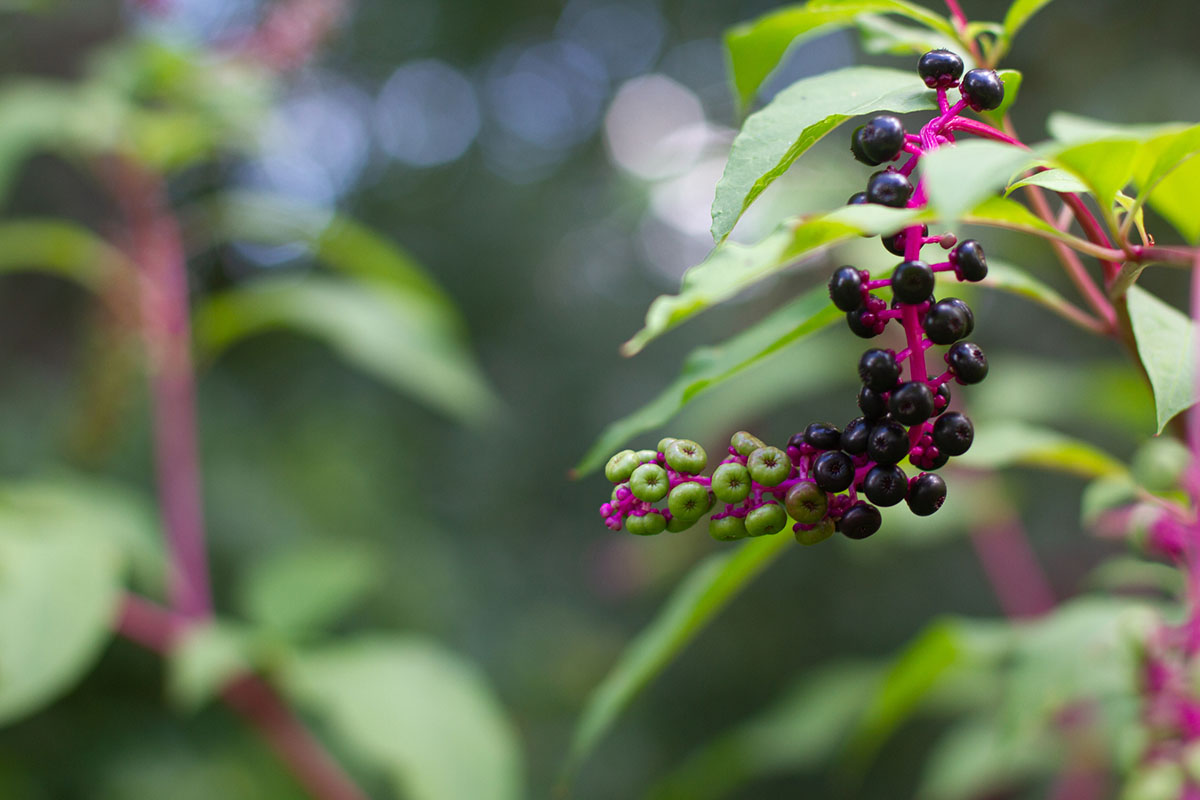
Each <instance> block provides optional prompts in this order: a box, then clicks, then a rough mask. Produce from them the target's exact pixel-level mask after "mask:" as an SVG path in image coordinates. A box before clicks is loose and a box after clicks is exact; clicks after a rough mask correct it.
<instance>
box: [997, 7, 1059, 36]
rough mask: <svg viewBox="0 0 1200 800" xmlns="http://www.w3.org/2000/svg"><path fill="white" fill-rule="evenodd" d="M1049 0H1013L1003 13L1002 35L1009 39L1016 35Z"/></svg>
mask: <svg viewBox="0 0 1200 800" xmlns="http://www.w3.org/2000/svg"><path fill="white" fill-rule="evenodd" d="M1049 3H1050V0H1014V2H1013V4H1012V5H1011V6H1009V7H1008V13H1007V14H1005V15H1004V35H1005V37H1006V38H1007V39H1009V40H1010V41H1011V40H1012V39H1013V38H1014V37H1015V36H1016V35H1017V32H1018V31H1020V30H1021V28H1023V27H1025V23H1026V22H1028V21H1029V18H1030V17H1032V16H1033V15H1034V14H1036V13H1037V12H1038V11H1041V9H1042V7H1043V6H1045V5H1048V4H1049Z"/></svg>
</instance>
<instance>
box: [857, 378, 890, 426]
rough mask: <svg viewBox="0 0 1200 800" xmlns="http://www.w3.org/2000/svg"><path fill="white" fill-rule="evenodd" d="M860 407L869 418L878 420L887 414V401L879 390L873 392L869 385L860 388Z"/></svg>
mask: <svg viewBox="0 0 1200 800" xmlns="http://www.w3.org/2000/svg"><path fill="white" fill-rule="evenodd" d="M858 407H859V410H861V411H862V412H863V416H864V417H866V418H867V419H869V420H872V421H873V420H877V419H879V418H880V417H885V416H887V413H888V411H887V401H886V400H884V399H883V395H882V394H880V393H879V392H873V391H871V390H870V389H868V388H867V387H865V386H864V387H863V388H861V389H859V390H858Z"/></svg>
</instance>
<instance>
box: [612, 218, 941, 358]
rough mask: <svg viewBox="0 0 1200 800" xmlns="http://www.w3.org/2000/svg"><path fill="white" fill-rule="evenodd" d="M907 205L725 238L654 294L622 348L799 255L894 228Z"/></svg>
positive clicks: (641, 343) (630, 348)
mask: <svg viewBox="0 0 1200 800" xmlns="http://www.w3.org/2000/svg"><path fill="white" fill-rule="evenodd" d="M917 217H918V212H917V211H914V210H911V209H897V208H885V207H883V206H867V205H859V206H846V207H844V208H841V209H838V210H837V211H834V212H831V213H829V214H824V215H821V216H814V217H811V218H808V219H803V220H789V221H786V222H784V223H783V224H782V225H780V226H779V227H778V228H776V229H775V230H774V231H773V232H772V233H770V234H768V235H767V236H766V237H765V238H764V239H762V240H761V241H759V242H756V243H755V244H752V245H743V244H739V243H737V242H732V241H725V242H723V243H721V244H719V245H717V246H716V247H715V248H714V249H713V251H712V252H711V253H710V254H709V256H708V258H706V259H705V260H704V261H703V262H702V263H700V264H698V265H697V266H695V267H692V268H691V269H690V270H688V271H687V273H685V274H684V276H683V285H682V286H681V287H680V289H679V294H673V295H671V294H664V295H659V296H658V297H657V298H655V300H654V302H652V303H651V304H650V308H649V309H648V310H647V311H646V322H645V325H644V327H643V328H642V329H641V330H640V331H638V332H637V333H635V334H634V335H633V336H632V337H631V338H630V339H629V341H627V342H626V343H625V344H624V345H622V347H621V352H622V353H624V354H625V355H634V354H636V353H638V352H639V351H641V349H642V348H644V347H645V346H646V344H647V343H649V342H651V341H653V340H654V339H656V338H658V337H659V336H661V335H662V334H664V333H666V332H667V331H669V330H671V329H672V328H674V327H676V326H677V325H679V324H681V323H683V322H684V321H686V320H688V319H690V318H691V317H693V316H695V315H696V314H699V313H700V312H702V311H705V310H707V309H709V308H711V307H712V306H715V305H717V304H718V303H721V302H723V301H725V300H728V299H730V298H731V297H734V296H735V295H737V294H738V293H739V292H741V291H742V290H744V289H748V288H749V287H751V286H753V285H754V284H755V283H758V282H759V281H761V280H763V279H764V278H768V277H770V276H771V275H774V274H775V273H777V272H780V271H781V270H784V269H786V268H788V267H790V266H792V265H793V264H795V263H797V262H798V261H799V260H800V259H801V258H802V257H803V256H805V255H808V254H810V253H813V252H815V251H817V250H820V249H821V248H824V247H827V246H829V245H832V244H836V243H837V242H841V241H845V240H846V239H851V238H853V237H855V236H858V235H860V234H863V233H870V234H876V233H880V232H883V231H889V232H890V231H895V230H898V229H899V228H901V227H902V226H903V225H904V224H905V223H906V222H908V221H910V220H912V219H914V218H917Z"/></svg>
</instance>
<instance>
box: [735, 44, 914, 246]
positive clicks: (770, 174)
mask: <svg viewBox="0 0 1200 800" xmlns="http://www.w3.org/2000/svg"><path fill="white" fill-rule="evenodd" d="M936 108H937V98H936V96H935V95H934V93H933V91H931V90H930V89H927V88H925V86H924V84H922V83H921V81H920V80H919V79H915V78H914V76H913V74H912V73H911V72H910V71H907V70H896V69H884V68H881V67H847V68H846V69H840V70H835V71H833V72H826V73H824V74H821V75H818V76H816V77H813V78H806V79H804V80H801V81H797V82H796V83H794V84H792V85H791V86H789V87H788V88H787V89H784V90H783V91H782V92H780V93H779V94H778V95H777V96H776V97H775V98H774V99H773V100H772V101H771V102H770V103H768V104H767V105H766V106H765V107H764V108H763V109H762V110H760V111H758V112H756V113H754V114H751V115H750V116H749V117H748V118H747V119H746V123H745V124H744V125H743V126H742V129H741V131H740V132H739V133H738V135H737V137H736V138H735V139H734V140H733V147H732V149H731V150H730V153H729V161H728V163H727V164H726V165H725V173H724V174H723V175H722V176H721V180H720V182H719V183H718V184H717V191H716V196H715V197H714V198H713V205H712V219H713V224H712V234H713V240H714V241H716V242H721V241H724V239H725V238H726V237H727V236H728V235H729V233H730V231H732V230H733V227H734V225H736V224H737V221H738V220H739V219H740V218H741V216H742V214H743V213H744V212H745V211H746V209H747V208H749V206H750V204H751V203H753V202H754V200H755V199H756V198H757V197H758V196H759V195H761V194H762V193H763V191H764V190H765V189H766V188H767V187H768V186H770V185H771V183H772V182H773V181H774V180H775V179H776V178H778V177H779V176H780V175H782V174H783V173H784V172H786V171H787V169H788V167H790V166H791V165H792V164H793V163H794V162H795V161H796V159H797V158H799V157H800V156H801V155H803V154H804V153H805V151H807V150H808V149H809V148H810V147H812V146H813V145H814V144H816V142H817V141H819V140H820V139H821V138H822V137H823V136H825V134H827V133H829V132H830V131H832V130H833V129H834V128H836V127H837V126H838V125H840V124H842V123H843V122H845V121H846V120H847V119H849V118H851V117H853V116H856V115H859V114H867V113H870V112H872V111H893V112H897V113H903V112H907V111H925V110H933V109H936ZM847 157H848V156H847Z"/></svg>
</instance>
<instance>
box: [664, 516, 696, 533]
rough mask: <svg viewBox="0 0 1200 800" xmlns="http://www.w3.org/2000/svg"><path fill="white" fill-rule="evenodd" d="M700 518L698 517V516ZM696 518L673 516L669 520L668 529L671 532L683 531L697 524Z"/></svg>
mask: <svg viewBox="0 0 1200 800" xmlns="http://www.w3.org/2000/svg"><path fill="white" fill-rule="evenodd" d="M697 519H698V518H697ZM696 521H697V520H695V519H680V518H679V517H671V518H670V519H669V520H667V531H668V532H669V533H683V532H684V531H686V530H687V529H688V528H690V527H692V526H693V525H695V524H696Z"/></svg>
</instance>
